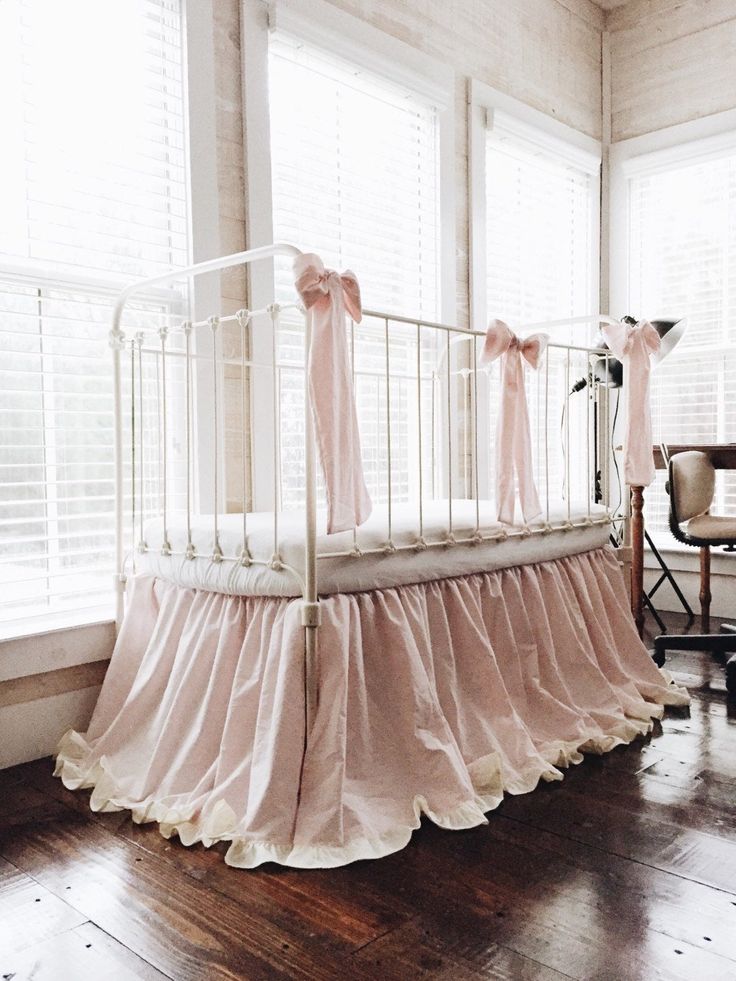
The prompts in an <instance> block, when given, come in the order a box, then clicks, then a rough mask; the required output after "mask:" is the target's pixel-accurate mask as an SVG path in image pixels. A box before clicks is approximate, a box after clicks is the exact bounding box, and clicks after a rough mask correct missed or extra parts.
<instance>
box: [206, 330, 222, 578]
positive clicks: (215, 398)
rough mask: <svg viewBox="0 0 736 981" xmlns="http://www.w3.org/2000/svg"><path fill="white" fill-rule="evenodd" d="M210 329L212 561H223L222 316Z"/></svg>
mask: <svg viewBox="0 0 736 981" xmlns="http://www.w3.org/2000/svg"><path fill="white" fill-rule="evenodd" d="M207 323H208V324H209V327H210V330H211V331H212V402H213V405H212V429H213V437H214V439H213V443H214V445H213V447H212V456H213V474H212V492H213V497H214V502H213V508H212V510H213V512H214V520H213V540H214V544H213V547H212V561H213V562H217V563H219V562H222V548H221V547H220V528H219V523H218V510H219V506H220V481H219V473H220V413H219V392H218V377H219V370H218V365H217V334H218V331H219V328H220V318H219V317H210V318H209V319H208V320H207Z"/></svg>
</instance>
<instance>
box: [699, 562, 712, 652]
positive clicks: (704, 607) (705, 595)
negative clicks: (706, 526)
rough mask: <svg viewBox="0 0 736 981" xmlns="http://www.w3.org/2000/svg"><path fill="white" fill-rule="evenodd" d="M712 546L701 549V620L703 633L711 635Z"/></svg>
mask: <svg viewBox="0 0 736 981" xmlns="http://www.w3.org/2000/svg"><path fill="white" fill-rule="evenodd" d="M710 601H711V595H710V546H709V545H706V546H704V547H703V548H701V549H700V620H701V627H700V629H701V632H702V633H704V634H707V633H710Z"/></svg>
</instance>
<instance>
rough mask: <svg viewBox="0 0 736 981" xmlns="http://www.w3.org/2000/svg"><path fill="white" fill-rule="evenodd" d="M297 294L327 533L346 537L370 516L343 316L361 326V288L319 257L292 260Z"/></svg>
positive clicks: (352, 277) (350, 274)
mask: <svg viewBox="0 0 736 981" xmlns="http://www.w3.org/2000/svg"><path fill="white" fill-rule="evenodd" d="M294 277H295V282H296V288H297V292H298V293H299V296H300V297H301V298H302V301H303V303H304V306H305V307H306V309H307V311H308V316H309V317H310V318H311V326H312V344H311V348H310V352H309V364H308V366H307V378H308V384H309V394H310V399H311V403H312V416H313V419H314V429H315V435H316V439H317V447H318V449H319V454H320V460H321V462H322V472H323V474H324V478H325V488H326V491H327V533H328V534H333V533H334V532H338V531H348V530H350V529H351V528H355V526H356V525H360V524H362V523H363V522H364V521H365V520H366V519H367V518H368V516H369V515H370V513H371V499H370V497H369V495H368V490H367V488H366V486H365V478H364V476H363V462H362V459H361V454H360V434H359V431H358V418H357V415H356V412H355V394H354V392H353V381H352V375H351V370H350V360H349V358H348V346H347V338H346V331H345V310H346V309H347V311H348V313H349V314H350V316H351V317H352V319H353V320H354V321H355V322H356V323H360V320H361V317H362V309H361V305H360V287H359V286H358V281H357V279H356V278H355V276H354V275H353V273H351V272H349V271H346V272H344V273H343V274H342V275H340V274H339V273H337V272H335V271H334V270H333V269H325V267H324V264H323V262H322V260H321V259H320V257H319V256H318V255H315V254H314V253H311V252H307V253H304V254H303V255H300V256H297V257H296V259H294Z"/></svg>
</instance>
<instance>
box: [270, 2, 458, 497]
mask: <svg viewBox="0 0 736 981" xmlns="http://www.w3.org/2000/svg"><path fill="white" fill-rule="evenodd" d="M277 9H278V8H277ZM277 24H278V16H277ZM368 33H370V32H368ZM364 47H365V45H364ZM328 48H329V45H328V44H327V43H326V42H324V43H322V44H313V43H311V41H309V40H305V39H304V38H303V37H301V35H300V34H298V33H292V31H290V30H282V29H276V30H272V31H271V32H270V35H269V38H268V77H269V104H270V134H271V140H270V176H271V188H272V202H273V228H272V234H273V237H274V239H275V240H277V241H278V240H283V241H288V242H293V243H295V244H297V245H299V246H300V247H302V248H304V249H305V250H309V251H314V252H316V253H318V254H319V255H320V256H321V257H322V259H323V260H324V262H325V264H326V265H327V266H329V267H332V268H336V269H339V270H342V269H345V268H351V269H353V271H355V273H356V274H357V276H358V278H359V281H360V286H361V292H362V298H363V304H364V307H366V308H371V309H374V310H381V311H387V312H390V313H396V314H408V315H410V316H411V315H414V316H420V317H423V318H425V319H428V320H438V319H441V316H442V314H443V306H444V310H447V309H448V304H447V302H446V300H447V297H446V296H443V288H442V287H443V284H442V276H443V265H444V267H445V268H446V266H447V262H446V260H447V251H448V250H447V246H446V242H447V232H448V229H447V228H446V227H445V224H444V223H443V221H442V214H443V205H442V182H441V176H442V175H441V170H442V166H441V162H442V159H443V133H446V132H447V128H448V121H447V119H446V118H445V119H444V120H443V119H442V114H443V111H444V107H443V106H441V105H439V104H438V102H437V100H436V99H433V98H432V97H431V95H428V94H427V92H426V91H423V90H422V88H421V86H420V87H419V88H417V87H413V86H412V85H411V83H410V82H407V81H406V80H405V78H401V79H400V80H397V79H396V78H394V77H392V74H391V72H390V71H387V72H384V71H383V70H382V69H378V70H372V69H371V68H369V67H366V64H365V60H360V61H353V60H351V59H349V58H346V57H343V56H342V55H337V54H334V53H332V51H331V50H329V49H328ZM344 48H345V46H344V44H343V45H340V46H336V50H340V51H341V52H342V51H344ZM364 58H365V51H363V59H364ZM396 70H397V73H398V72H400V70H401V69H400V67H399V66H397V69H396ZM446 115H447V114H446V113H445V117H446ZM443 126H444V129H443ZM445 138H446V137H445ZM443 233H444V236H445V237H444V239H443ZM443 250H444V254H443ZM450 255H452V251H451V249H450ZM275 292H276V296H277V298H278V299H279V300H282V301H283V300H291V299H292V298H293V276H292V271H291V263H290V262H288V261H287V262H283V261H277V264H276V270H275ZM443 300H444V301H445V303H444V305H443ZM302 345H303V337H302V333H301V325H300V324H299V323H297V322H293V323H290V322H289V321H288V319H284V320H283V321H282V328H281V330H280V336H279V356H280V358H281V359H282V361H287V362H289V361H290V362H293V363H294V365H295V368H294V369H293V370H289V369H288V368H282V369H281V371H280V376H279V380H278V384H279V385H280V401H281V405H282V418H283V419H287V418H288V419H290V420H295V421H294V422H293V423H292V424H291V428H290V429H289V431H288V432H282V439H281V470H282V472H281V488H280V491H281V504H282V506H284V507H286V508H288V507H290V506H296V505H298V504H299V502H300V501H301V498H302V494H303V482H304V459H303V442H304V434H303V431H302V423H301V421H298V422H297V421H296V420H301V416H302V411H301V406H302V405H303V375H302V373H301V371H300V370H298V368H297V367H296V365H297V364H300V363H301V358H302V350H303V347H302ZM355 345H356V352H357V358H356V361H357V362H358V363H360V364H361V366H362V367H363V368H364V369H365V371H364V372H362V373H359V374H358V375H357V376H356V379H355V388H356V400H357V404H358V415H359V419H360V426H361V439H362V446H363V457H364V462H365V469H366V479H367V483H368V487H369V490H370V493H371V496H372V498H373V500H374V502H380V501H382V500H384V499H385V498H386V496H387V451H386V443H385V432H386V420H385V406H386V393H385V390H382V386H383V381H382V379H381V378H380V377H379V375H380V372H382V371H383V369H384V367H385V357H386V355H385V347H384V345H385V337H384V324H383V321H377V320H376V321H370V320H366V321H364V324H363V325H362V326H361V327H360V328H359V329H358V330H357V331H356V335H355ZM422 356H423V357H427V358H429V357H430V353H429V352H424V351H423V355H422ZM390 357H391V365H392V383H391V393H390V400H391V405H392V410H391V413H392V425H393V419H394V416H395V419H396V424H395V426H394V428H393V430H392V442H393V447H394V459H393V470H392V486H393V494H394V498H395V499H407V498H408V497H410V496H412V495H413V494H414V493H415V491H416V487H415V483H416V473H415V472H412V467H411V461H412V459H414V458H415V457H416V442H417V438H418V437H417V431H416V430H415V428H414V423H413V422H412V424H407V422H406V420H407V418H409V417H411V418H412V419H413V416H414V415H415V414H413V413H409V412H408V409H407V408H406V407H407V405H408V401H407V400H408V399H409V398H411V397H412V390H411V385H412V384H414V385H415V382H409V380H408V375H409V373H410V372H411V375H412V378H414V372H415V366H416V358H417V354H416V329H415V328H412V330H411V331H409V330H407V331H405V332H402V331H401V330H400V329H394V328H392V334H391V350H390ZM371 366H372V367H373V368H374V369H376V370H375V371H373V372H371ZM394 374H395V375H396V377H395V379H394V378H393V375H394ZM404 374H406V376H407V378H406V379H404V378H403V377H402V375H404ZM414 397H415V396H414ZM430 403H431V399H430V398H429V394H428V395H427V399H426V404H427V406H428V409H427V411H428V412H429V411H430V409H429V406H430ZM290 405H292V406H293V407H294V411H293V412H292V411H290V409H289V408H287V406H290ZM414 470H416V467H415V468H414ZM427 479H428V480H429V479H430V478H429V476H428V477H427Z"/></svg>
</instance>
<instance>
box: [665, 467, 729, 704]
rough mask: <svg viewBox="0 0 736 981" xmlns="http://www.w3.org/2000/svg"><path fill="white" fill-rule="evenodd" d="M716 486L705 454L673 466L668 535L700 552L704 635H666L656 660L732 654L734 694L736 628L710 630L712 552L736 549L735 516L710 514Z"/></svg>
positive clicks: (713, 472) (669, 490)
mask: <svg viewBox="0 0 736 981" xmlns="http://www.w3.org/2000/svg"><path fill="white" fill-rule="evenodd" d="M715 485H716V472H715V468H714V467H713V464H712V462H711V460H710V458H709V457H708V454H707V453H702V452H700V451H698V450H687V451H685V452H683V453H676V454H675V455H674V456H672V457H671V458H670V461H669V481H668V484H667V490H668V492H669V495H670V530H671V531H672V534H673V535H674V536H675V538H676V539H677V540H678V541H680V542H684V543H685V544H686V545H693V546H695V547H697V548H699V549H700V608H701V617H702V623H703V631H704V633H702V634H690V635H689V636H683V637H678V636H673V635H671V634H664V635H663V636H661V637H657V638H656V639H655V641H654V651H655V653H654V657H655V660H656V661H657V663H658V664H660V665H661V664H663V663H664V654H665V651H667V650H680V651H682V650H689V651H698V650H710V651H714V652H722V653H730V654H731V655H732V657H731V658H730V659H729V661H728V663H727V665H726V686H727V688H728V691H729V694H731V695H734V694H736V626H734V625H732V624H722V625H721V633H720V634H709V633H708V630H709V629H710V600H711V593H710V549H711V547H712V546H714V545H726V546H732V547H733V546H736V515H729V516H726V515H715V514H711V513H710V507H711V504H712V503H713V494H714V491H715Z"/></svg>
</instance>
